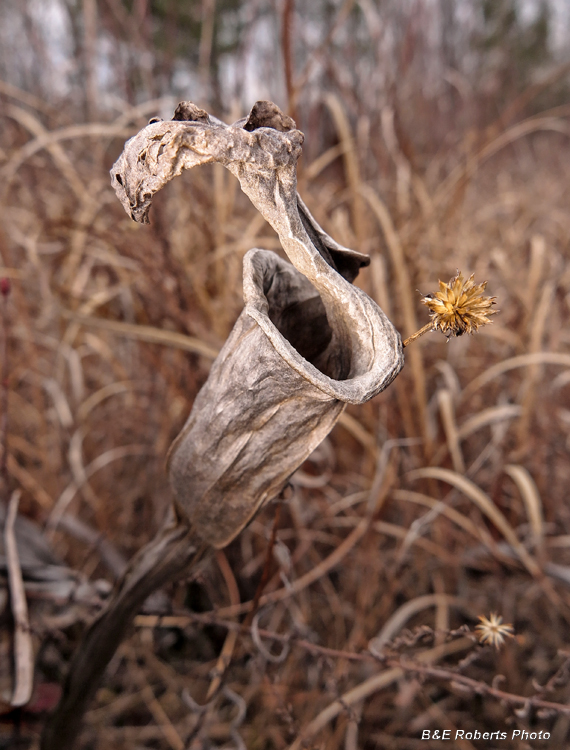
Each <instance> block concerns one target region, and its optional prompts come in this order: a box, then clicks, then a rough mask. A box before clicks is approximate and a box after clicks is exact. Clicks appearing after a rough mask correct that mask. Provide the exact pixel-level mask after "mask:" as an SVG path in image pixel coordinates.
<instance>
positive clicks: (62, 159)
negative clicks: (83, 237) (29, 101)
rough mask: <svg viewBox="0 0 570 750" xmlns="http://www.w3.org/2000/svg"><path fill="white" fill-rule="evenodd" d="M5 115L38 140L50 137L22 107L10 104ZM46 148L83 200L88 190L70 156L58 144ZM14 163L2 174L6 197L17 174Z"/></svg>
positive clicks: (38, 122)
mask: <svg viewBox="0 0 570 750" xmlns="http://www.w3.org/2000/svg"><path fill="white" fill-rule="evenodd" d="M5 114H7V115H8V117H11V118H12V119H14V120H16V122H19V123H20V125H22V126H23V127H24V128H26V130H28V131H29V132H30V133H31V134H32V135H34V136H36V138H42V137H44V136H46V135H48V131H47V130H46V129H45V128H44V126H43V125H42V124H41V122H40V121H39V120H38V119H37V118H36V117H34V116H33V115H32V114H31V112H27V111H26V110H24V109H21V107H16V106H15V105H14V104H9V105H8V106H7V107H6V109H5ZM45 148H46V149H47V151H48V153H49V155H50V156H51V158H52V159H53V161H54V163H55V165H56V167H57V168H58V169H59V171H60V172H61V174H62V176H63V177H64V178H65V180H66V181H67V183H68V184H69V186H70V188H71V189H72V190H73V192H74V193H75V195H76V197H77V198H79V199H80V200H83V199H84V197H85V196H86V194H87V189H86V188H85V186H84V185H83V182H82V181H81V179H80V177H79V175H78V174H77V170H76V169H75V167H74V166H73V164H72V162H71V160H70V158H69V156H68V155H67V154H66V153H65V151H64V150H63V149H62V148H61V146H60V145H59V143H57V142H48V143H46V145H45ZM13 161H14V160H12V162H10V163H9V164H7V165H6V166H5V167H4V169H3V170H2V173H1V175H2V182H3V183H4V184H3V185H2V192H3V194H4V195H6V192H7V190H8V188H9V186H10V182H11V179H12V177H13V176H14V174H15V171H14V165H13ZM18 166H19V165H18ZM17 169H18V167H16V170H17Z"/></svg>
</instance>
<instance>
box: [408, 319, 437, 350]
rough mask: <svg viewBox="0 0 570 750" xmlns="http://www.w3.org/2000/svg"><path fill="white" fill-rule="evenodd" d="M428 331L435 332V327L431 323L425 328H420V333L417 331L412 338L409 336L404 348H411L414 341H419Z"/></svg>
mask: <svg viewBox="0 0 570 750" xmlns="http://www.w3.org/2000/svg"><path fill="white" fill-rule="evenodd" d="M428 331H433V325H432V324H431V323H426V324H425V326H424V327H423V328H420V330H419V331H416V332H415V333H412V335H411V336H408V338H407V339H406V340H405V341H404V342H403V344H402V346H409V344H411V343H412V341H415V340H416V339H419V337H420V336H423V335H424V333H427V332H428Z"/></svg>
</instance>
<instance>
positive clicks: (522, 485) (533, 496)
mask: <svg viewBox="0 0 570 750" xmlns="http://www.w3.org/2000/svg"><path fill="white" fill-rule="evenodd" d="M504 470H505V473H506V474H508V475H509V476H510V478H511V479H512V480H513V482H514V483H515V484H516V486H517V488H518V490H519V492H520V493H521V497H522V499H523V503H524V506H525V510H526V514H527V516H528V521H529V523H530V528H531V529H532V536H533V539H534V544H535V546H536V547H537V549H540V548H541V547H542V546H543V545H544V518H543V513H542V499H541V497H540V493H539V491H538V487H537V486H536V484H535V482H534V479H533V478H532V477H531V475H530V473H529V472H528V471H527V469H525V468H524V466H519V465H518V464H508V465H507V466H505V467H504Z"/></svg>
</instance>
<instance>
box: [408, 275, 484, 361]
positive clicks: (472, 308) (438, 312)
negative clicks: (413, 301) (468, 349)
mask: <svg viewBox="0 0 570 750" xmlns="http://www.w3.org/2000/svg"><path fill="white" fill-rule="evenodd" d="M486 286H487V282H486V281H483V283H481V284H475V281H474V274H471V276H470V277H469V278H468V279H467V280H465V279H464V278H463V274H462V273H461V272H460V271H458V272H457V274H456V275H455V276H454V277H453V278H452V279H450V280H449V282H448V283H447V284H445V283H444V282H443V281H441V280H440V282H439V291H438V292H435V294H426V295H425V296H424V298H423V299H422V304H424V305H425V306H426V307H427V308H428V309H429V311H430V316H431V321H430V322H429V323H427V324H426V325H425V326H423V328H420V330H419V331H416V333H413V334H412V335H411V336H409V337H408V338H407V339H406V340H405V341H404V346H408V345H409V344H411V343H412V341H415V340H416V339H419V338H420V336H423V335H424V333H427V332H428V331H441V332H442V333H444V334H445V335H446V336H447V339H448V341H449V339H450V338H451V337H452V336H462V335H463V334H464V333H471V334H473V333H476V332H477V331H478V330H479V328H481V327H482V326H484V325H487V324H488V323H492V322H493V321H492V320H489V317H490V316H491V315H495V314H496V313H497V312H498V310H491V307H492V306H493V305H494V304H495V300H496V298H495V297H485V296H484V294H483V292H484V291H485V288H486Z"/></svg>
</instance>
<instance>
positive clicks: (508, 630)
mask: <svg viewBox="0 0 570 750" xmlns="http://www.w3.org/2000/svg"><path fill="white" fill-rule="evenodd" d="M479 620H480V622H479V625H476V626H475V630H476V631H477V635H478V636H479V642H480V643H487V642H488V643H490V645H491V646H494V647H495V648H499V646H502V645H503V643H504V642H505V638H512V637H513V633H514V628H513V626H512V625H507V624H506V623H505V624H504V625H503V618H502V617H500V616H499V615H498V614H497V613H496V612H491V614H490V615H489V619H487V618H486V617H485V616H484V615H481V616H480V617H479Z"/></svg>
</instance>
